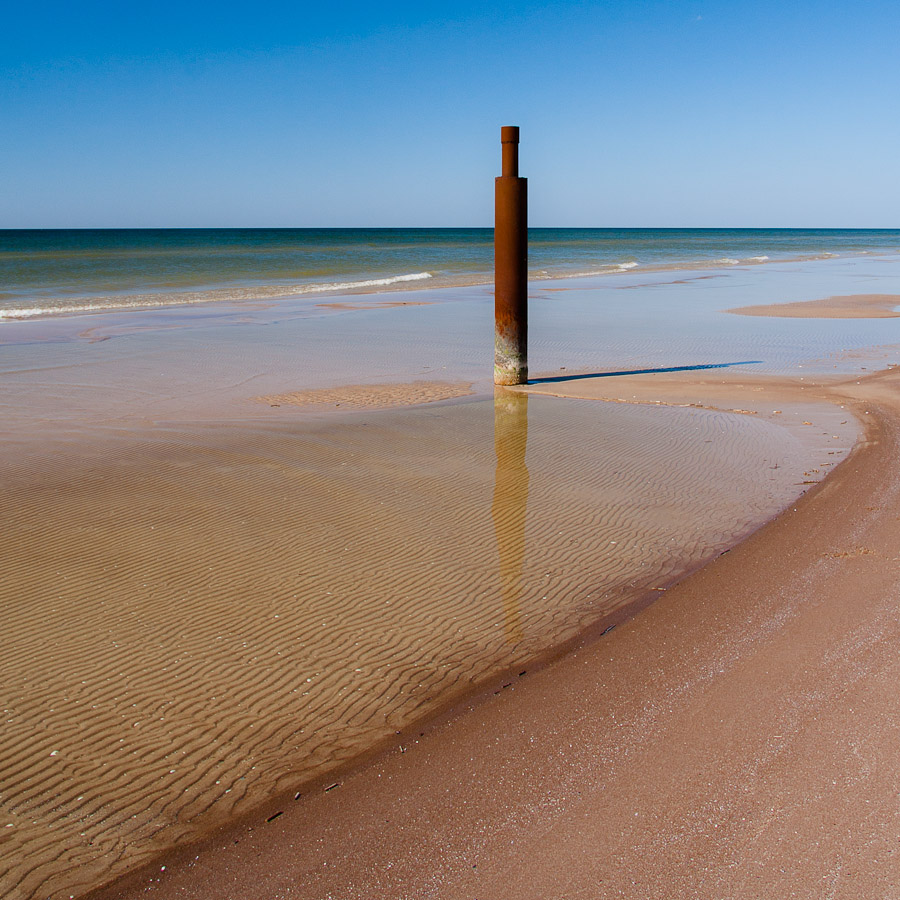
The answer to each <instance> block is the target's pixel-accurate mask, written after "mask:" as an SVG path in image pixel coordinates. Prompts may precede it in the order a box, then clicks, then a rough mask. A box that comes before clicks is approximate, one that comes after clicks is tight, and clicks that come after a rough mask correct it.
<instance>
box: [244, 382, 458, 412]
mask: <svg viewBox="0 0 900 900" xmlns="http://www.w3.org/2000/svg"><path fill="white" fill-rule="evenodd" d="M471 393H472V384H471V382H449V381H410V382H404V383H398V384H348V385H342V386H341V387H333V388H317V389H315V390H307V391H287V392H284V393H280V394H267V395H265V396H263V397H257V398H256V401H257V402H258V403H266V404H268V405H269V406H272V407H277V406H310V407H323V406H327V407H335V408H336V407H343V408H345V409H385V408H387V407H390V406H415V405H418V404H421V403H434V402H436V401H438V400H451V399H453V398H454V397H464V396H466V394H471Z"/></svg>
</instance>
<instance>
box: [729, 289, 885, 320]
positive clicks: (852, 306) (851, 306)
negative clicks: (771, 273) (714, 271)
mask: <svg viewBox="0 0 900 900" xmlns="http://www.w3.org/2000/svg"><path fill="white" fill-rule="evenodd" d="M898 306H900V295H898V294H850V295H848V296H844V297H826V298H824V299H822V300H803V301H800V302H799V303H769V304H762V305H760V306H740V307H738V308H737V309H729V310H726V312H730V313H736V314H737V315H740V316H774V317H776V318H784V319H894V318H896V317H897V316H900V312H898V311H897V307H898Z"/></svg>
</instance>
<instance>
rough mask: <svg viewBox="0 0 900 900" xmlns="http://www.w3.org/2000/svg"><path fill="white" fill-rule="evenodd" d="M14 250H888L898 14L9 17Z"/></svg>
mask: <svg viewBox="0 0 900 900" xmlns="http://www.w3.org/2000/svg"><path fill="white" fill-rule="evenodd" d="M2 21H3V28H2V31H0V227H13V228H15V227H82V226H98V227H102V226H136V227H139V226H238V225H244V226H266V225H285V226H290V225H294V226H316V225H320V226H338V225H342V226H363V225H370V226H404V225H408V226H413V225H422V226H439V225H448V226H452V225H489V224H490V223H491V220H492V201H493V177H494V175H496V174H499V129H500V126H501V125H506V124H517V125H520V126H521V127H522V141H523V143H522V150H521V159H522V174H524V175H527V176H528V177H529V181H530V208H531V215H530V220H531V223H532V224H533V225H551V226H552V225H572V226H576V225H584V226H641V225H646V226H679V225H683V226H823V227H841V226H845V227H867V226H871V227H898V226H900V116H898V112H897V105H898V95H900V51H898V41H900V37H898V35H900V5H898V4H897V3H895V2H881V0H875V2H864V0H863V2H859V3H853V4H851V3H849V2H841V3H833V2H828V0H817V2H809V0H800V2H792V3H787V2H784V0H779V2H729V0H718V2H715V0H696V2H679V0H671V2H640V0H633V2H608V3H600V2H594V3H583V2H552V0H550V2H545V3H536V2H531V0H525V2H520V3H495V2H490V0H488V2H470V0H459V2H454V3H441V4H431V3H427V2H418V3H411V2H410V3H407V2H396V3H390V2H388V3H377V2H367V3H347V2H340V0H332V2H331V3H322V2H315V3H312V2H309V0H307V2H302V0H301V2H291V3H280V2H269V0H259V2H256V3H243V2H240V3H229V2H227V0H222V2H217V3H207V2H190V0H180V2H172V0H158V2H155V3H152V4H151V3H141V2H133V3H125V2H122V0H115V2H96V0H83V2H80V3H77V2H74V0H70V2H65V3H60V2H53V0H51V2H47V3H42V4H24V3H15V4H14V3H11V2H10V3H8V4H5V6H4V12H3V18H2Z"/></svg>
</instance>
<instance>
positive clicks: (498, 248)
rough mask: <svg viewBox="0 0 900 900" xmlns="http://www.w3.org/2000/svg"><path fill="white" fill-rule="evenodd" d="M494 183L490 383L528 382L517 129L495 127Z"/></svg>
mask: <svg viewBox="0 0 900 900" xmlns="http://www.w3.org/2000/svg"><path fill="white" fill-rule="evenodd" d="M500 141H501V145H502V150H503V168H502V172H503V174H502V175H501V176H500V177H499V178H496V179H494V384H525V382H527V381H528V179H527V178H519V129H518V127H517V126H515V125H507V126H504V127H503V128H501V129H500Z"/></svg>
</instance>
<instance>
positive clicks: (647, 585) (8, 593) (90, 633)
mask: <svg viewBox="0 0 900 900" xmlns="http://www.w3.org/2000/svg"><path fill="white" fill-rule="evenodd" d="M823 265H825V264H823ZM842 265H844V264H842ZM873 265H875V264H874V263H873ZM878 265H879V266H882V267H883V269H884V271H887V268H886V267H887V265H888V264H887V263H885V262H883V261H879V262H878ZM849 266H850V264H849V263H848V264H846V265H845V268H844V269H840V270H837V269H835V271H836V272H838V275H839V276H840V278H838V279H837V280H838V281H840V279H841V278H843V281H840V283H841V284H850V283H853V282H854V279H855V278H856V275H855V273H854V271H851V270H850V269H849V268H848V267H849ZM766 269H767V267H759V268H757V269H754V270H753V272H754V278H758V279H759V282H758V283H754V285H755V286H751V287H752V288H753V289H752V290H751V288H750V287H747V281H746V279H747V278H748V276H747V274H746V272H743V273H739V274H734V273H732V274H733V276H734V277H731V275H729V276H724V275H723V276H722V277H721V278H718V277H717V278H716V279H707V278H705V277H704V278H703V280H700V279H699V278H698V279H697V280H696V281H691V280H690V279H679V280H678V281H677V282H676V283H672V284H665V283H664V282H663V281H660V282H659V283H658V284H657V283H646V282H642V281H638V280H635V281H634V286H635V289H634V290H629V291H621V290H619V289H618V287H610V288H608V289H607V288H597V289H591V290H588V289H585V290H583V291H580V292H579V291H576V290H572V291H566V292H562V293H549V292H548V293H547V294H546V295H544V294H541V293H537V294H536V297H535V298H534V300H533V301H532V302H533V306H532V310H533V313H534V315H533V320H532V321H533V324H534V335H535V339H534V371H535V373H536V374H538V375H539V374H541V373H542V372H543V373H544V378H543V379H542V380H541V379H537V380H538V381H542V383H539V384H535V385H532V386H530V388H529V390H531V391H532V392H533V393H532V394H531V395H527V394H525V393H523V392H515V391H514V392H503V393H500V394H497V395H496V397H493V396H492V395H490V394H489V393H488V392H487V388H486V385H485V377H484V376H483V372H489V365H488V362H489V359H490V355H489V354H490V331H489V328H488V329H485V327H484V326H485V323H487V324H488V326H489V324H490V298H489V297H487V296H486V295H485V294H484V292H482V291H472V292H469V293H468V294H465V295H464V296H459V297H457V296H456V295H452V296H451V295H449V294H448V295H446V296H445V297H444V298H443V299H441V298H440V297H438V296H437V295H438V293H439V292H432V293H431V294H429V297H428V299H429V300H434V301H435V302H430V303H428V304H426V305H421V306H409V307H404V308H400V307H396V308H392V307H390V306H387V307H385V306H382V307H381V308H374V309H367V310H352V311H350V312H348V313H347V314H346V315H345V314H344V312H343V311H341V310H340V309H337V310H334V309H333V310H326V311H322V312H321V314H320V315H319V317H318V318H317V317H315V316H314V315H311V314H310V311H309V309H308V308H307V307H304V308H302V309H300V308H299V307H298V308H297V309H293V307H291V306H290V305H286V306H283V307H272V308H269V309H251V308H241V309H237V308H235V309H229V310H224V309H223V310H220V311H218V312H215V313H212V312H203V313H201V312H198V311H197V310H190V311H188V310H186V311H184V312H183V314H177V315H176V314H167V315H166V316H162V315H160V316H159V317H157V316H148V315H147V314H140V315H138V314H135V315H134V316H132V315H131V314H121V315H120V316H118V317H116V316H108V317H90V320H89V321H88V320H85V321H79V322H77V323H74V324H72V323H67V322H65V321H63V320H60V319H55V320H48V321H47V322H45V323H13V324H12V325H9V324H7V325H4V326H3V329H2V333H0V343H3V344H4V353H3V356H2V359H0V379H2V385H3V388H4V390H3V393H2V395H0V414H2V418H3V421H4V423H5V425H6V426H7V428H8V433H7V434H6V435H5V436H4V440H3V442H2V443H0V465H2V467H3V487H4V497H5V499H6V502H5V504H4V505H3V507H2V510H0V527H2V533H3V535H4V579H3V581H2V584H0V608H2V609H3V611H4V623H5V626H4V639H5V643H4V653H3V654H2V657H0V709H2V712H3V716H4V729H3V737H2V739H0V772H2V775H3V787H2V794H0V895H3V896H9V897H10V898H15V900H24V898H32V897H44V896H53V897H56V896H59V897H68V895H69V894H76V895H77V894H79V893H82V892H84V891H86V890H88V889H89V888H91V887H93V886H96V885H97V884H99V883H102V882H104V881H106V880H108V879H110V878H113V877H115V876H116V875H118V874H121V873H123V872H125V871H127V870H128V869H129V868H132V867H133V866H135V865H137V864H139V863H141V862H142V861H146V860H148V859H151V858H153V857H154V856H155V855H157V854H158V853H160V852H163V851H165V850H166V849H168V848H171V847H172V846H173V845H174V844H176V843H184V842H185V841H188V840H190V839H191V838H193V837H196V836H198V835H201V834H203V833H205V832H207V831H208V830H209V829H210V828H213V827H214V826H216V825H217V824H220V823H223V822H226V821H230V820H231V819H232V818H233V817H234V816H236V815H239V814H242V813H249V812H251V811H252V810H254V809H256V808H257V807H258V806H259V805H260V804H261V803H263V802H264V801H265V800H266V798H268V797H271V796H273V795H276V794H283V793H284V792H288V791H290V792H296V791H306V790H308V789H310V788H311V787H312V788H315V789H319V788H321V787H323V786H326V785H327V784H328V783H329V781H330V779H332V778H333V777H334V772H336V771H338V770H339V768H340V766H342V765H346V764H349V763H350V761H352V760H354V759H357V758H358V757H359V755H360V754H364V753H366V752H369V751H371V750H372V749H373V748H375V747H377V746H378V745H379V742H382V741H384V740H386V739H388V738H389V737H390V736H391V735H392V734H394V732H395V731H396V730H397V729H399V728H401V727H403V726H405V725H408V724H409V723H411V722H414V721H416V720H418V719H420V718H422V717H425V716H427V715H429V714H433V713H434V712H435V711H437V710H438V709H439V708H440V707H442V706H445V705H447V704H449V703H452V702H453V701H454V699H458V698H459V697H460V696H461V695H463V694H465V693H467V692H469V691H471V690H472V689H473V687H474V686H476V685H478V684H480V683H482V682H483V681H484V680H485V679H487V678H489V677H492V676H494V677H496V675H497V674H498V673H500V672H504V671H518V669H519V668H520V667H524V666H525V665H529V664H530V663H531V661H533V660H535V658H538V657H541V656H544V655H546V654H548V653H554V652H557V650H558V648H559V647H560V646H561V645H563V644H564V643H565V641H567V640H568V639H570V638H573V637H574V636H575V635H577V634H579V633H581V632H582V631H583V629H584V628H586V627H602V626H603V623H604V622H605V621H607V620H609V619H610V617H613V618H615V617H616V615H617V614H618V615H621V611H622V610H623V609H624V608H625V607H627V606H628V605H629V604H634V603H646V602H647V600H648V598H649V597H651V596H653V595H654V594H655V592H656V591H657V590H662V589H665V587H666V585H667V584H669V583H671V582H672V580H673V579H676V578H677V577H678V576H679V575H681V574H683V573H684V572H686V571H690V570H692V569H693V568H696V567H697V566H699V565H700V564H702V563H703V562H704V561H705V560H708V559H710V558H711V557H712V556H714V555H715V554H717V553H718V552H720V551H721V550H723V549H725V548H726V547H728V546H731V545H732V544H733V543H734V542H735V541H736V540H738V539H739V538H740V537H741V536H743V535H745V534H746V533H747V532H748V531H750V530H752V529H754V528H755V527H757V526H758V525H759V524H761V523H762V522H764V521H766V520H767V519H768V518H770V517H771V516H772V515H773V514H774V513H776V512H777V511H778V510H780V509H782V508H783V507H784V506H785V505H786V504H788V503H790V502H791V500H793V499H794V498H795V497H796V496H797V495H798V494H799V493H801V492H802V491H803V490H804V489H805V486H806V485H807V484H811V483H813V482H815V481H816V480H818V479H820V478H822V477H824V475H825V473H826V472H827V471H828V470H829V469H830V468H831V467H833V465H834V464H835V463H836V462H837V461H838V460H839V459H840V458H842V456H843V455H844V454H845V453H846V452H847V450H848V449H849V447H850V446H851V445H852V443H853V441H854V439H855V435H856V427H857V426H856V423H855V422H854V421H853V420H852V419H851V418H850V417H849V416H847V415H846V414H844V413H843V412H842V411H841V410H840V409H839V407H834V406H830V405H823V404H820V403H816V402H810V401H809V400H807V399H806V398H804V397H803V396H802V394H800V393H798V394H796V395H795V394H789V395H786V394H778V392H777V390H775V388H774V387H773V386H772V385H768V386H766V385H765V384H764V383H763V382H762V381H760V380H759V379H757V380H756V381H753V379H752V378H751V375H750V373H751V372H753V371H754V370H755V369H756V368H760V369H761V370H762V371H763V372H768V373H769V374H770V376H772V375H777V376H779V377H780V376H781V375H782V374H783V373H784V372H787V371H790V372H792V373H793V374H794V375H797V376H802V373H803V372H806V371H808V369H805V368H804V367H805V366H809V365H810V362H809V361H810V360H813V361H815V360H818V362H817V363H816V364H815V365H816V366H817V367H818V369H820V370H825V371H831V369H832V368H837V367H841V368H842V369H844V370H845V371H846V370H855V369H859V368H862V367H864V365H867V364H868V363H867V362H866V361H868V360H870V359H872V358H873V351H872V346H873V344H874V343H875V342H876V341H880V342H882V343H884V344H885V345H886V347H885V349H884V350H883V351H882V352H883V354H888V353H891V354H894V353H895V347H896V345H897V343H898V335H895V334H894V333H893V331H891V327H892V325H891V323H889V322H880V323H879V324H878V326H877V329H876V328H875V326H874V325H872V324H869V323H866V322H865V321H858V322H852V323H851V322H841V323H837V322H827V321H824V320H822V321H817V322H815V323H814V325H813V324H810V323H807V322H789V321H786V320H785V321H778V322H777V323H776V322H774V321H770V320H767V319H764V318H756V319H739V318H737V317H734V316H728V315H724V314H723V313H722V312H721V310H722V309H724V308H725V307H727V306H730V307H735V306H737V305H739V304H740V303H741V302H745V300H746V298H747V297H748V296H750V295H753V294H754V293H755V294H756V295H759V296H760V297H763V296H764V297H769V296H771V295H773V294H774V293H775V291H774V290H770V288H771V287H772V286H773V285H774V286H779V285H780V286H781V287H782V288H784V286H785V285H787V286H788V287H790V288H791V289H792V290H793V292H794V293H793V294H788V296H796V295H797V294H798V293H799V291H800V289H801V287H802V286H803V285H805V284H806V283H807V279H808V278H811V277H815V273H813V274H810V273H807V272H800V273H799V274H798V275H797V278H795V279H794V280H793V281H791V280H790V279H788V280H786V281H783V282H782V281H779V280H778V277H776V276H777V275H778V273H777V272H774V269H773V267H768V269H769V271H765V270H766ZM757 273H758V274H757ZM642 277H643V278H646V276H642ZM835 277H837V276H835ZM764 288H765V289H764ZM832 292H833V291H832ZM826 293H828V291H824V290H823V291H821V292H820V293H819V296H824V295H825V294H826ZM782 295H784V294H783V293H782ZM814 295H815V294H814ZM623 298H624V300H623ZM438 301H439V302H438ZM73 322H74V320H73ZM9 329H14V330H9ZM898 334H900V333H898ZM876 355H877V354H876ZM886 358H894V357H886ZM861 363H863V364H864V365H861ZM563 366H565V367H566V368H565V369H563V368H562V367H563ZM720 369H728V370H734V373H735V377H734V378H733V379H732V380H731V382H730V383H729V384H727V385H723V386H719V387H715V388H714V387H711V386H710V384H711V381H710V379H711V378H712V376H713V375H716V374H717V373H719V370H720ZM648 370H656V371H655V372H654V373H653V374H651V375H645V376H624V377H622V376H621V373H622V372H628V371H638V372H647V371H648ZM674 370H682V374H681V375H678V374H677V373H676V372H675V371H674ZM553 373H557V374H555V375H554V374H553ZM615 373H619V374H618V375H617V376H616V377H613V375H614V374H615ZM670 376H671V378H670ZM488 377H489V376H488ZM660 377H665V378H666V379H667V381H666V382H665V383H663V382H660V381H659V380H658V379H659V378H660ZM559 378H565V379H566V384H560V383H559V381H558V379H559ZM640 378H646V379H650V381H649V382H648V383H647V384H643V385H641V384H640V383H639V379H640ZM680 378H681V379H687V380H688V384H687V386H685V384H684V383H682V382H679V381H678V379H680ZM554 379H555V380H554ZM635 379H638V380H637V381H636V380H635ZM741 379H745V380H743V381H742V380H741ZM676 382H677V383H676ZM751 382H752V384H751ZM348 385H349V387H348ZM423 385H426V386H427V387H423ZM470 385H472V387H471V390H472V391H474V392H475V393H474V394H472V395H470V396H460V395H461V394H463V393H465V392H467V391H468V390H469V389H470V388H469V386H470ZM697 385H701V386H702V389H701V390H694V387H696V386H697ZM691 386H694V387H691ZM540 393H549V394H556V395H563V394H568V395H569V396H552V397H546V396H537V394H540ZM575 397H582V398H588V399H575ZM260 398H264V400H265V402H260ZM279 398H280V399H279ZM340 398H344V399H340ZM354 398H355V400H354ZM601 399H605V400H612V401H620V402H614V403H604V402H598V401H599V400H601ZM280 400H283V403H282V402H280ZM273 401H274V402H273ZM345 401H346V402H347V404H348V407H349V406H351V405H352V404H353V403H354V402H356V403H357V405H358V407H359V408H358V409H356V411H352V410H351V411H347V410H345V409H344V407H343V403H344V402H345ZM423 401H429V402H428V405H424V406H418V407H416V408H402V409H400V408H387V409H380V410H379V409H376V407H395V406H396V405H397V404H400V405H403V404H409V403H421V402H423ZM337 403H341V404H342V407H341V408H340V412H339V413H338V412H337V411H336V409H337V407H336V404H337ZM326 410H330V412H329V415H327V416H326V415H324V414H323V413H324V412H325V411H326Z"/></svg>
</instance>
